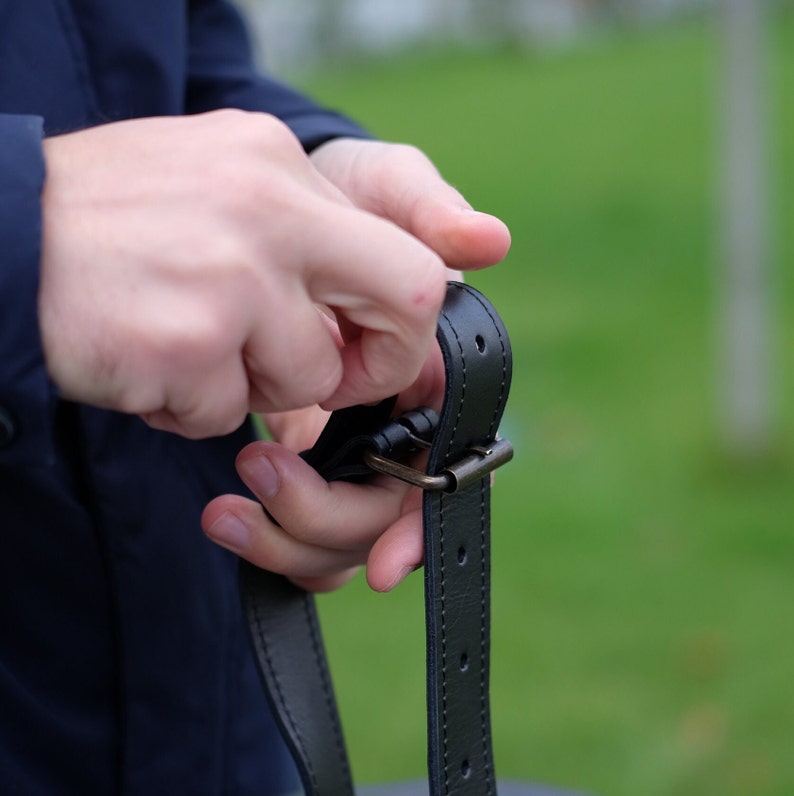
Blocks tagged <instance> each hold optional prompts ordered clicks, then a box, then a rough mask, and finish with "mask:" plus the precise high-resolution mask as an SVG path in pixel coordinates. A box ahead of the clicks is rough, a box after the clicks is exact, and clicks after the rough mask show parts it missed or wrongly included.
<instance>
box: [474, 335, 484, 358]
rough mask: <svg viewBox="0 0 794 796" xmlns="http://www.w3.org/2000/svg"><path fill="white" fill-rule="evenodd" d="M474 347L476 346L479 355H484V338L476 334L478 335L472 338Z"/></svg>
mask: <svg viewBox="0 0 794 796" xmlns="http://www.w3.org/2000/svg"><path fill="white" fill-rule="evenodd" d="M474 345H476V346H477V350H478V351H479V352H480V353H481V354H484V353H485V338H483V336H482V335H481V334H478V335H477V336H476V337H475V338H474Z"/></svg>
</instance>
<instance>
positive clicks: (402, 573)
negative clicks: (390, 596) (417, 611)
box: [384, 567, 416, 591]
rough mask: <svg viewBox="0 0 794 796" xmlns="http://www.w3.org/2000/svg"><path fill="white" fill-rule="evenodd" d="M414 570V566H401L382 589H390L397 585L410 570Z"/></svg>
mask: <svg viewBox="0 0 794 796" xmlns="http://www.w3.org/2000/svg"><path fill="white" fill-rule="evenodd" d="M415 571H416V567H403V568H402V569H400V570H399V571H398V572H397V574H396V575H395V576H394V579H393V580H392V581H391V582H390V583H389V585H388V586H386V588H385V589H384V591H391V590H392V589H394V588H396V587H397V586H399V585H400V584H401V583H402V582H403V581H404V580H405V579H406V578H407V577H408V576H409V575H410V574H411V573H412V572H415Z"/></svg>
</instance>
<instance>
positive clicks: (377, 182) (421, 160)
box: [311, 138, 510, 271]
mask: <svg viewBox="0 0 794 796" xmlns="http://www.w3.org/2000/svg"><path fill="white" fill-rule="evenodd" d="M311 159H312V162H313V163H314V165H315V167H316V168H317V170H318V171H319V172H320V173H321V174H323V175H324V176H325V177H326V178H327V179H328V180H329V181H330V182H332V183H333V184H334V185H335V186H336V187H338V188H339V189H340V190H341V191H342V193H344V195H345V196H346V197H347V198H348V199H349V200H350V201H351V202H352V203H353V204H354V205H356V207H359V208H361V209H362V210H365V211H367V212H369V213H374V214H375V215H377V216H380V217H381V218H385V219H387V220H389V221H392V222H393V223H394V224H396V225H397V226H398V227H400V228H402V229H404V230H406V231H407V232H409V233H410V234H411V235H413V236H414V237H416V238H418V239H419V240H421V241H422V242H423V243H425V244H426V245H427V246H429V247H430V248H431V249H432V250H433V251H434V252H436V253H437V254H438V255H439V257H441V259H442V260H443V261H444V262H445V263H446V265H447V266H448V267H449V268H451V269H455V270H458V271H468V270H473V269H477V268H485V267H487V266H490V265H494V264H495V263H498V262H500V261H501V260H502V259H504V257H505V255H506V254H507V251H508V249H509V248H510V232H509V230H508V229H507V227H506V226H505V224H504V223H503V222H502V221H500V220H499V219H498V218H495V217H494V216H491V215H488V214H486V213H480V212H476V211H475V210H473V209H472V207H471V205H470V204H469V203H468V202H467V201H466V200H465V199H464V198H463V196H462V195H461V194H460V193H459V192H458V191H457V190H455V188H453V187H452V186H451V185H449V184H448V183H446V182H445V181H444V180H443V179H442V178H441V176H440V175H439V173H438V171H437V170H436V168H435V166H434V165H433V164H432V162H431V161H430V160H429V159H428V157H427V156H426V155H425V154H424V153H423V152H421V151H420V150H419V149H416V148H415V147H413V146H409V145H406V144H389V143H384V142H380V141H361V140H358V139H352V138H337V139H334V140H332V141H329V142H328V143H326V144H323V145H322V146H321V147H319V148H317V149H316V150H315V151H314V152H313V153H312V155H311Z"/></svg>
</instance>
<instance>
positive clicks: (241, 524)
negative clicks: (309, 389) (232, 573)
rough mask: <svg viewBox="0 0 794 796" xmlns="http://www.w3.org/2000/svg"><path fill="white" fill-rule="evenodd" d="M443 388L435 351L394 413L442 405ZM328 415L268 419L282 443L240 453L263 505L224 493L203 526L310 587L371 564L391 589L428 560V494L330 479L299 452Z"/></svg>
mask: <svg viewBox="0 0 794 796" xmlns="http://www.w3.org/2000/svg"><path fill="white" fill-rule="evenodd" d="M443 390H444V366H443V361H442V359H441V352H440V351H439V349H438V348H437V347H436V348H435V350H434V352H433V355H432V356H431V357H430V358H429V360H428V362H427V363H426V365H425V367H424V368H423V369H422V372H421V374H420V377H419V379H418V380H417V381H416V382H415V383H414V384H413V385H412V386H411V387H410V388H409V389H408V390H406V391H405V392H404V393H403V394H402V395H400V397H399V398H398V401H397V407H396V411H397V412H402V411H405V410H407V409H413V408H415V407H417V406H421V405H430V406H433V407H434V408H436V409H438V408H440V400H441V396H442V395H443ZM326 419H327V413H323V412H322V411H320V410H319V409H318V408H317V407H315V408H314V409H303V410H298V411H297V412H287V413H283V414H280V415H275V416H272V417H270V418H269V425H270V429H271V431H272V432H273V434H274V436H275V437H276V439H278V440H279V442H280V443H282V444H279V443H277V442H270V441H263V442H254V443H251V444H250V445H247V446H246V447H245V448H243V450H242V451H241V452H240V454H239V455H238V457H237V470H238V472H239V474H240V476H241V478H242V479H243V481H244V482H245V483H246V485H247V486H248V487H249V488H250V489H251V491H252V492H253V493H254V494H255V495H256V497H257V498H258V502H257V501H254V500H249V499H248V498H244V497H241V496H239V495H222V496H221V497H218V498H216V499H215V500H213V501H212V502H211V503H209V504H208V505H207V507H206V508H205V510H204V513H203V515H202V519H201V525H202V528H203V529H204V531H205V533H206V534H207V535H208V536H209V538H210V539H212V540H213V541H215V542H217V543H218V544H220V545H222V546H223V547H226V548H227V549H229V550H232V551H233V552H235V553H236V554H237V555H240V556H242V557H243V558H246V559H248V560H249V561H251V562H252V563H254V564H256V565H257V566H259V567H262V568H265V569H268V570H270V571H272V572H278V573H280V574H283V575H286V576H288V577H289V578H290V579H291V580H292V581H293V582H294V583H296V584H298V585H299V586H301V587H303V588H305V589H307V590H309V591H329V590H331V589H335V588H338V587H339V586H341V585H343V584H344V583H345V582H346V581H347V580H349V579H350V578H351V577H352V576H353V575H354V574H355V573H356V572H357V571H358V570H359V569H360V567H361V566H362V565H363V564H366V565H367V581H368V582H369V584H370V586H371V587H372V588H373V589H375V590H376V591H388V590H390V589H392V588H394V587H395V586H396V585H397V584H398V583H400V582H401V581H402V580H403V579H404V578H405V577H406V576H407V575H408V574H409V573H410V572H412V571H413V570H415V569H416V568H417V567H418V566H419V565H420V564H421V562H422V547H423V540H422V516H421V509H422V492H421V490H419V489H417V488H415V487H409V486H408V485H406V484H404V483H402V482H401V481H398V480H397V479H395V478H391V477H389V476H383V475H377V476H373V477H372V478H371V479H370V480H369V481H368V482H367V483H366V484H352V483H347V482H344V481H335V482H332V483H328V482H327V481H325V480H324V479H323V478H322V477H321V476H320V475H318V473H317V472H316V471H315V470H314V469H313V468H312V467H310V466H309V465H308V464H306V462H304V461H303V459H301V458H300V457H299V456H298V455H297V451H299V450H302V449H304V448H306V447H308V446H310V445H311V444H312V443H313V442H314V439H315V438H316V436H317V434H318V433H319V431H320V430H321V428H322V425H323V424H324V421H325V420H326ZM281 435H284V436H281ZM285 441H288V442H289V445H287V444H283V443H284V442H285ZM263 506H264V508H266V509H267V512H268V513H269V516H268V514H267V513H265V511H264V509H263ZM271 517H272V518H273V520H271Z"/></svg>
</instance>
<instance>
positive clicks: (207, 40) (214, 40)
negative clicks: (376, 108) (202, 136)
mask: <svg viewBox="0 0 794 796" xmlns="http://www.w3.org/2000/svg"><path fill="white" fill-rule="evenodd" d="M189 35H190V51H189V52H190V55H189V58H190V62H189V77H188V88H187V111H188V113H201V112H203V111H209V110H216V109H218V108H240V109H242V110H249V111H265V112H267V113H272V114H273V115H275V116H278V117H279V118H280V119H282V120H283V121H284V122H285V123H286V124H288V125H289V127H290V128H291V129H292V130H293V132H294V133H295V134H296V135H297V137H298V138H299V139H300V141H301V143H302V144H303V146H304V148H305V149H306V151H311V150H312V149H314V148H315V147H317V146H319V145H320V144H321V143H323V142H324V141H327V140H329V139H331V138H338V137H340V136H354V137H357V138H369V137H371V136H370V135H369V134H368V133H367V132H366V131H365V130H364V129H363V128H362V127H360V126H359V125H358V124H356V123H355V122H353V121H351V120H350V119H348V118H346V117H345V116H342V115H341V114H338V113H336V112H334V111H331V110H327V109H324V108H321V107H319V106H318V105H316V104H315V103H314V102H312V101H311V100H310V99H308V98H307V97H304V96H302V95H301V94H299V93H298V92H296V91H294V90H292V89H290V88H288V87H287V86H285V85H283V84H282V83H280V82H278V81H276V80H273V79H271V78H269V77H267V76H266V75H263V74H261V73H259V72H258V71H257V70H256V68H255V66H254V64H253V57H252V53H251V46H250V42H249V40H248V35H247V32H246V29H245V25H244V23H243V21H242V19H241V18H240V16H239V14H238V12H237V11H236V9H234V8H233V7H232V6H231V5H230V4H229V3H228V2H226V0H192V2H191V3H190V32H189Z"/></svg>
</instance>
